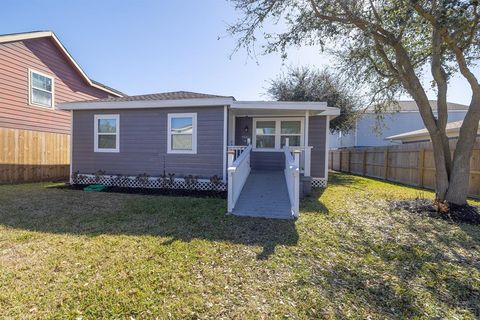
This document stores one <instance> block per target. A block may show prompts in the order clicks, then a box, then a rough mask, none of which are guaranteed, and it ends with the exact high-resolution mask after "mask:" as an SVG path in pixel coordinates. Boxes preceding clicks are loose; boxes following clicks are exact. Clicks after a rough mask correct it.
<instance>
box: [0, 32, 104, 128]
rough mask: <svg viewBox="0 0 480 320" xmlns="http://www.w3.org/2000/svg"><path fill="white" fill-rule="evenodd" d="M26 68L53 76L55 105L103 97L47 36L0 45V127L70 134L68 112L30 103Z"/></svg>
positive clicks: (100, 91)
mask: <svg viewBox="0 0 480 320" xmlns="http://www.w3.org/2000/svg"><path fill="white" fill-rule="evenodd" d="M28 69H34V70H35V71H39V72H42V73H45V74H47V75H50V76H52V77H53V78H54V99H55V101H54V102H55V104H58V103H61V102H69V101H80V100H91V99H96V98H106V97H108V93H106V92H104V91H102V90H100V89H97V88H94V87H92V86H90V85H89V84H88V83H86V82H85V81H84V79H83V78H82V77H81V76H80V74H79V73H78V71H77V70H76V69H75V68H74V67H73V66H72V65H71V64H70V63H69V62H67V60H66V57H65V56H63V54H62V53H61V52H60V50H59V49H58V48H57V47H56V45H55V44H54V43H53V42H52V40H50V38H38V39H30V40H24V41H15V42H9V43H2V44H0V127H4V128H15V129H24V130H34V131H43V132H56V133H64V134H69V133H70V124H71V116H70V112H66V111H61V110H52V109H48V108H42V107H36V106H31V105H29V83H28V81H29V76H28Z"/></svg>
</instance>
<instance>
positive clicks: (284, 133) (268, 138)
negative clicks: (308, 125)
mask: <svg viewBox="0 0 480 320" xmlns="http://www.w3.org/2000/svg"><path fill="white" fill-rule="evenodd" d="M254 132H255V135H254V137H253V140H254V141H253V145H254V148H255V149H259V150H261V149H265V150H281V148H283V146H285V143H286V140H287V138H288V143H289V145H290V146H302V145H303V120H302V119H301V118H288V119H287V118H285V119H254Z"/></svg>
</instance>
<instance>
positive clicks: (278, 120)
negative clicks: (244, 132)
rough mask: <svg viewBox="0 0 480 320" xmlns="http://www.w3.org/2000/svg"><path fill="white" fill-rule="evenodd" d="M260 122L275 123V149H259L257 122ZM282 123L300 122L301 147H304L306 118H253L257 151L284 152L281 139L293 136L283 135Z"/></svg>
mask: <svg viewBox="0 0 480 320" xmlns="http://www.w3.org/2000/svg"><path fill="white" fill-rule="evenodd" d="M258 121H275V147H274V148H257V122H258ZM282 121H300V146H301V147H303V146H304V143H305V142H304V141H305V134H304V130H305V129H304V118H302V117H294V118H293V117H289V118H253V131H252V147H253V150H255V151H265V152H268V151H275V152H280V151H282V148H281V137H282V136H292V135H293V134H282V133H281V128H282V127H281V122H282Z"/></svg>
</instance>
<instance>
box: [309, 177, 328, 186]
mask: <svg viewBox="0 0 480 320" xmlns="http://www.w3.org/2000/svg"><path fill="white" fill-rule="evenodd" d="M326 186H327V179H326V178H312V188H325V187H326Z"/></svg>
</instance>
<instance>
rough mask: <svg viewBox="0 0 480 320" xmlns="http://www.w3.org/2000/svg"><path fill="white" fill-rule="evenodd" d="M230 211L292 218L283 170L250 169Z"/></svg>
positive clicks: (237, 213)
mask: <svg viewBox="0 0 480 320" xmlns="http://www.w3.org/2000/svg"><path fill="white" fill-rule="evenodd" d="M232 213H233V214H234V215H237V216H247V217H262V218H273V219H293V216H292V211H291V205H290V199H289V197H288V190H287V184H286V181H285V175H284V173H283V171H266V170H252V171H251V172H250V175H249V176H248V178H247V181H246V182H245V185H244V186H243V189H242V192H241V193H240V197H239V198H238V200H237V203H236V205H235V208H234V209H233V212H232Z"/></svg>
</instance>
